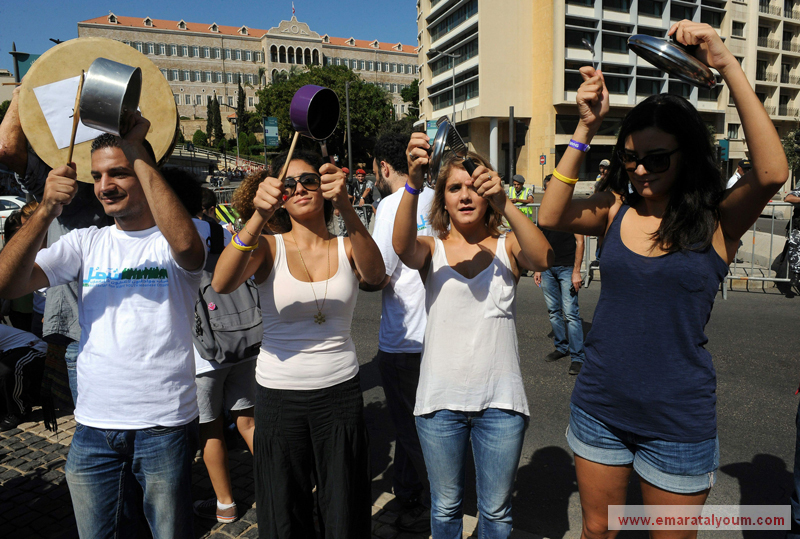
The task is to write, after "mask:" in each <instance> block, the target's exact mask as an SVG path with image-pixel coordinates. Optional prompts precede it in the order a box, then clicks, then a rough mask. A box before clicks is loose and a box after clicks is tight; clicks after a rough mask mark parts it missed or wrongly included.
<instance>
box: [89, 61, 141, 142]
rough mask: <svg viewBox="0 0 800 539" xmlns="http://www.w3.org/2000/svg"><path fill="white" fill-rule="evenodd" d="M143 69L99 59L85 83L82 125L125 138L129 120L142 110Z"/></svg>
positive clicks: (93, 64) (94, 63) (90, 67)
mask: <svg viewBox="0 0 800 539" xmlns="http://www.w3.org/2000/svg"><path fill="white" fill-rule="evenodd" d="M141 93H142V70H141V69H140V68H138V67H132V66H129V65H126V64H121V63H119V62H114V61H112V60H108V59H106V58H97V59H96V60H95V61H94V62H92V65H91V66H89V71H87V72H86V80H85V81H84V83H83V91H82V93H81V103H80V114H81V122H83V124H84V125H86V126H87V127H93V128H94V129H98V130H100V131H105V132H106V133H112V134H114V135H117V136H118V137H119V136H122V132H121V131H122V128H123V126H125V125H126V124H127V117H128V116H129V115H131V114H133V113H134V112H136V109H137V108H138V107H139V97H140V96H141Z"/></svg>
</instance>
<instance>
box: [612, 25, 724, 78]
mask: <svg viewBox="0 0 800 539" xmlns="http://www.w3.org/2000/svg"><path fill="white" fill-rule="evenodd" d="M628 47H629V48H630V49H631V50H632V51H633V52H634V53H635V54H636V55H637V56H639V57H641V58H644V59H645V60H647V61H648V62H650V63H651V64H653V65H654V66H655V67H657V68H659V69H661V70H663V71H666V72H667V73H669V74H670V75H672V76H673V77H675V78H677V79H680V80H682V81H684V82H688V83H689V84H692V85H694V86H700V87H702V88H709V89H710V88H713V87H714V86H716V85H717V80H716V79H715V78H714V74H713V73H712V72H711V69H709V67H708V66H707V65H705V64H704V63H703V62H701V61H700V60H698V59H697V58H695V57H694V56H692V54H691V53H690V52H689V51H688V50H686V48H685V47H684V46H683V45H681V44H679V43H675V42H673V41H669V40H667V39H661V38H658V37H654V36H648V35H646V34H636V35H633V36H631V37H629V38H628Z"/></svg>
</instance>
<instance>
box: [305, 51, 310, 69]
mask: <svg viewBox="0 0 800 539" xmlns="http://www.w3.org/2000/svg"><path fill="white" fill-rule="evenodd" d="M304 63H305V64H306V65H311V49H306V53H305V62H304Z"/></svg>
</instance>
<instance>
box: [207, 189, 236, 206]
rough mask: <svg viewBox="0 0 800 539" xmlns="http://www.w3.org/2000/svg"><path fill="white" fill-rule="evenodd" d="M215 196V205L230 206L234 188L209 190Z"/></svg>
mask: <svg viewBox="0 0 800 539" xmlns="http://www.w3.org/2000/svg"><path fill="white" fill-rule="evenodd" d="M211 190H212V191H214V194H215V195H217V204H230V203H231V202H232V201H233V192H234V191H236V188H235V187H214V188H212V189H211Z"/></svg>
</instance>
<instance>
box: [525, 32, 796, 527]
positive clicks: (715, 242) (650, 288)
mask: <svg viewBox="0 0 800 539" xmlns="http://www.w3.org/2000/svg"><path fill="white" fill-rule="evenodd" d="M669 34H670V35H674V36H675V38H676V39H677V40H678V41H679V42H681V43H684V44H686V45H690V46H697V49H696V56H697V57H698V58H699V59H700V60H701V61H703V62H704V63H706V64H707V65H709V66H710V67H713V68H715V69H717V70H718V71H719V72H720V74H721V75H722V78H723V79H724V81H725V84H726V86H727V87H728V89H729V91H730V92H731V95H732V96H733V99H734V102H735V103H736V108H737V110H738V112H739V116H740V118H741V122H742V128H743V129H744V133H745V138H746V140H747V142H748V151H749V152H750V159H751V161H752V162H753V169H752V170H751V171H750V172H748V173H747V174H746V175H745V176H744V177H742V179H741V180H739V182H738V183H737V184H736V185H735V186H733V187H732V188H730V189H728V190H727V191H726V190H725V188H724V185H725V183H724V182H723V178H722V177H721V174H720V171H719V169H718V168H717V166H716V164H715V162H714V152H713V147H712V142H711V140H710V137H709V133H708V129H707V128H706V125H705V123H704V122H703V120H702V119H701V117H700V115H699V114H698V112H697V111H696V110H695V109H694V107H692V105H691V104H690V103H689V102H688V101H686V100H685V99H683V98H680V97H676V96H671V95H655V96H651V97H649V98H647V99H646V100H644V101H643V102H642V103H640V104H639V105H637V106H636V107H635V108H634V109H633V110H631V111H630V113H628V115H627V116H626V117H625V119H624V120H623V122H622V126H621V129H620V133H619V137H618V140H617V143H616V146H615V147H614V154H613V159H612V162H611V169H610V173H609V176H610V183H609V184H610V187H611V189H612V190H613V193H612V192H601V193H596V194H595V195H593V196H592V197H591V198H588V199H585V200H573V198H572V196H573V187H574V181H573V180H572V178H576V177H577V176H578V172H579V171H580V168H581V164H582V162H583V158H584V152H585V151H586V150H588V144H589V143H590V142H591V140H592V137H593V136H594V135H595V134H596V133H597V130H598V128H599V127H600V124H601V123H602V120H603V117H604V116H605V115H606V113H607V112H608V109H609V94H608V90H607V88H606V86H605V83H604V79H603V74H602V72H600V71H595V70H594V69H593V68H592V67H588V66H587V67H583V68H581V75H582V76H583V79H584V82H583V84H582V85H581V87H580V88H579V90H578V94H577V102H578V109H579V111H580V122H579V124H578V127H577V129H576V131H575V134H574V136H573V140H572V141H570V147H569V148H568V149H567V150H566V151H565V153H564V156H563V158H562V159H561V161H560V162H559V163H558V166H557V167H556V171H555V172H554V176H555V177H556V178H558V179H560V180H562V181H560V182H551V185H550V188H549V189H548V190H547V192H546V194H545V196H544V200H543V202H542V207H541V210H540V212H539V223H540V224H541V225H542V226H545V227H548V228H555V229H558V230H563V231H568V232H572V233H575V234H586V235H591V236H605V239H604V242H603V246H602V257H603V265H602V272H603V285H602V290H601V293H600V300H599V302H598V305H597V309H596V311H595V316H594V320H593V325H592V329H591V331H590V332H589V334H588V335H587V339H586V345H585V346H586V363H585V365H584V367H583V370H582V371H581V373H580V375H579V377H578V379H577V382H576V384H575V389H574V391H573V393H572V401H571V405H570V406H571V415H570V423H569V428H568V430H567V438H568V442H569V444H570V447H571V448H572V450H573V451H574V452H575V469H576V473H577V477H578V488H579V491H580V496H581V506H582V509H583V537H613V536H615V535H616V532H614V531H609V529H608V528H609V520H610V516H609V509H608V507H609V505H624V504H625V499H626V490H627V485H628V479H629V477H630V474H631V472H632V471H636V473H637V474H638V475H639V477H640V479H641V487H642V497H643V499H644V503H645V504H647V505H694V506H696V508H697V509H696V511H697V513H698V514H699V512H700V510H701V509H702V505H703V504H704V503H705V500H706V497H707V496H708V493H709V490H710V488H711V486H712V485H713V483H714V479H715V474H716V469H717V467H718V465H719V448H718V441H717V426H716V374H715V372H714V366H713V364H712V361H711V356H710V354H709V353H708V351H707V350H706V349H705V344H706V342H707V338H706V336H705V334H704V328H705V324H706V323H707V322H708V319H709V317H710V314H711V308H712V306H713V303H714V297H715V295H716V293H717V291H718V290H719V286H720V283H721V282H722V281H723V279H724V278H725V275H726V274H727V271H728V265H729V264H730V263H731V261H732V260H733V258H734V255H735V253H736V250H737V249H738V246H739V238H740V237H741V236H742V235H743V234H744V233H745V232H746V231H747V230H748V229H749V228H750V226H751V225H752V224H753V223H754V222H755V220H756V219H757V218H758V216H759V215H760V213H761V210H762V209H763V208H764V206H765V205H766V204H767V203H768V202H769V201H770V199H771V198H772V195H774V194H775V193H776V192H777V191H778V189H779V188H780V186H781V185H783V183H784V182H785V181H786V178H787V177H788V165H787V163H786V159H785V156H784V152H783V149H782V147H781V141H780V138H779V137H778V134H777V132H776V130H775V127H774V126H773V124H772V122H771V120H770V118H769V116H768V115H767V113H766V111H765V110H764V107H763V105H762V104H761V102H760V101H759V99H758V97H757V96H756V94H755V93H754V91H753V89H752V88H751V86H750V83H749V82H748V81H747V79H746V77H745V74H744V72H743V71H742V68H741V66H740V65H739V62H738V61H737V60H736V58H735V57H734V56H733V55H732V54H731V53H730V51H728V49H727V48H726V47H725V45H724V44H723V43H722V40H721V39H720V37H719V36H718V35H717V33H716V32H715V31H714V29H713V28H711V27H710V26H709V25H706V24H699V23H693V22H690V21H681V22H679V23H676V24H675V25H673V26H672V28H670V31H669ZM612 516H613V515H612ZM664 534H669V535H664ZM696 534H697V531H696V530H681V531H669V532H667V531H661V532H655V531H654V532H653V536H654V537H666V536H669V537H670V538H673V537H676V538H677V537H695V536H696Z"/></svg>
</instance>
